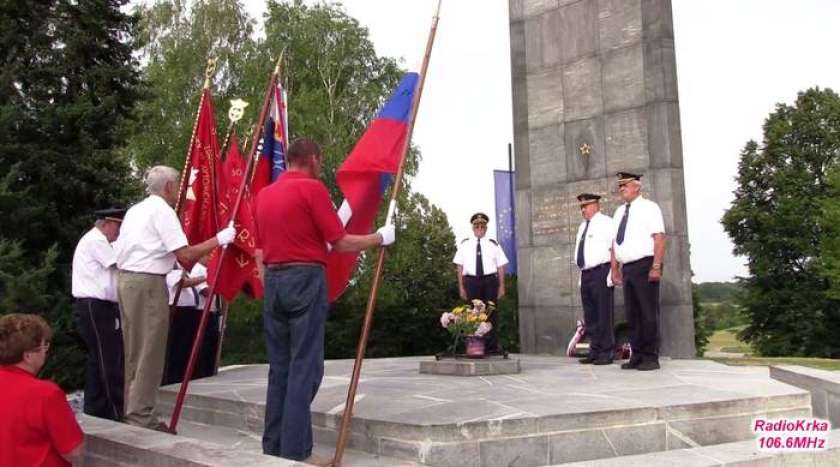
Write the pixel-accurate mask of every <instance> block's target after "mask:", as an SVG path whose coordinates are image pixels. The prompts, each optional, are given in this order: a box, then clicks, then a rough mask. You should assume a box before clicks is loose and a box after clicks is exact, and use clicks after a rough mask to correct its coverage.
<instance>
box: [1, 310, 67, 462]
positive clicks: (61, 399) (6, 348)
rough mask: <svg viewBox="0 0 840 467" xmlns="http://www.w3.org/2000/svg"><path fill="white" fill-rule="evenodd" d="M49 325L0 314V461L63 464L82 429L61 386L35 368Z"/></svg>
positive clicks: (44, 355)
mask: <svg viewBox="0 0 840 467" xmlns="http://www.w3.org/2000/svg"><path fill="white" fill-rule="evenodd" d="M51 336H52V330H50V326H49V325H48V324H47V322H46V321H44V319H43V318H41V317H40V316H36V315H27V314H19V313H12V314H8V315H4V316H2V317H0V465H2V466H6V465H9V466H11V465H26V466H30V465H31V466H43V467H52V466H57V467H58V466H60V467H65V466H67V467H69V466H70V464H71V462H73V460H74V459H75V458H76V457H78V456H79V455H80V454H81V452H82V447H83V441H84V435H83V434H82V430H81V428H79V424H78V423H76V418H75V417H74V416H73V412H72V410H70V405H69V404H67V399H66V398H65V396H64V392H63V391H62V390H61V388H59V387H58V386H57V385H56V384H55V383H53V382H52V381H47V380H41V379H38V378H37V376H36V375H37V374H38V372H39V371H41V368H42V367H43V366H44V362H45V361H46V360H47V351H48V350H49V348H50V337H51Z"/></svg>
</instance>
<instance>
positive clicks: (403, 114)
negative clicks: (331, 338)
mask: <svg viewBox="0 0 840 467" xmlns="http://www.w3.org/2000/svg"><path fill="white" fill-rule="evenodd" d="M417 81H418V75H417V73H406V74H405V76H404V77H403V79H402V81H400V84H399V86H397V89H396V91H394V93H393V94H392V95H391V97H390V98H389V99H388V101H387V102H385V105H384V106H383V107H382V109H381V110H380V111H379V114H378V115H377V116H376V118H375V119H374V120H373V122H371V124H370V126H369V127H368V128H367V130H365V133H364V134H363V135H362V137H361V139H359V141H358V142H357V143H356V146H355V147H354V148H353V150H352V151H351V152H350V155H349V156H347V159H345V160H344V163H342V164H341V167H339V169H338V172H337V173H336V181H337V182H338V186H339V188H341V191H342V193H344V197H345V201H344V203H343V204H342V206H341V209H339V215H341V216H342V220H344V217H345V216H347V215H349V220H348V221H346V223H345V229H346V230H347V233H350V234H368V233H370V232H371V230H372V228H373V222H374V221H375V220H376V213H377V212H378V211H379V205H380V203H381V201H382V193H383V192H384V190H385V188H386V187H387V186H388V183H390V180H391V176H392V175H393V174H395V173H396V172H397V168H398V167H399V163H400V156H401V152H402V148H403V146H404V145H405V139H406V137H407V135H408V118H409V114H410V113H411V105H412V102H413V97H414V92H415V90H416V87H417ZM358 258H359V253H358V252H350V253H342V252H338V251H336V250H332V251H331V252H330V254H329V255H328V256H327V288H328V289H329V290H328V294H329V300H330V301H331V302H332V301H335V300H336V299H338V297H339V296H340V295H341V294H342V293H343V292H344V289H345V288H347V284H349V283H350V278H351V277H352V275H353V271H354V270H355V269H356V263H357V261H358Z"/></svg>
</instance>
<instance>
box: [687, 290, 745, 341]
mask: <svg viewBox="0 0 840 467" xmlns="http://www.w3.org/2000/svg"><path fill="white" fill-rule="evenodd" d="M694 287H695V290H696V292H697V298H698V299H699V302H700V306H701V307H702V310H703V324H704V326H705V327H706V329H710V330H713V331H716V330H720V329H729V328H732V327H736V326H743V325H745V324H747V320H746V317H745V316H744V314H743V313H742V312H741V308H740V307H739V306H738V302H737V297H738V296H739V294H741V293H743V288H742V287H741V286H740V285H739V284H738V283H736V282H703V283H700V284H694Z"/></svg>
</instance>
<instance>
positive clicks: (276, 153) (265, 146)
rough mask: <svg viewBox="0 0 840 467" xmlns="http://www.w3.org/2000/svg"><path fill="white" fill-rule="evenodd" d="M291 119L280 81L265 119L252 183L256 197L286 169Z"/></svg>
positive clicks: (253, 193) (273, 91)
mask: <svg viewBox="0 0 840 467" xmlns="http://www.w3.org/2000/svg"><path fill="white" fill-rule="evenodd" d="M288 134H289V121H288V118H287V114H286V91H284V90H283V86H281V85H280V82H279V81H278V82H277V84H276V85H275V86H274V89H273V90H272V95H271V106H270V107H269V112H268V116H267V117H266V119H265V126H264V127H263V132H262V138H261V139H260V144H261V147H260V148H259V149H260V158H259V160H258V161H257V167H256V169H255V173H254V181H253V184H252V185H251V194H252V195H253V196H254V197H256V195H257V193H259V192H260V190H262V189H263V188H264V187H266V186H268V185H269V184H271V183H273V182H274V181H275V180H277V177H279V176H280V174H281V173H283V172H284V171H285V170H286V148H287V147H288Z"/></svg>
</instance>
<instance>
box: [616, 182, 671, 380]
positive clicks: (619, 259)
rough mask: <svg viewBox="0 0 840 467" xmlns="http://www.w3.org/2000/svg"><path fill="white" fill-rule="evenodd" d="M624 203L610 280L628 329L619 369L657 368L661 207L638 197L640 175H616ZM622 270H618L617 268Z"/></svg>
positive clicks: (662, 247) (618, 213) (662, 253)
mask: <svg viewBox="0 0 840 467" xmlns="http://www.w3.org/2000/svg"><path fill="white" fill-rule="evenodd" d="M617 176H618V191H619V193H620V194H621V198H622V200H623V201H624V204H623V205H621V206H619V208H618V209H616V210H615V215H613V225H614V228H615V239H614V240H613V257H612V261H611V263H612V268H611V269H612V279H613V282H614V283H615V284H616V285H618V284H623V289H624V308H625V313H626V315H627V324H628V325H629V327H630V347H631V349H632V357H631V358H630V361H629V362H627V363H625V364H623V365H621V368H622V369H623V370H631V369H637V370H641V371H647V370H656V369H659V282H660V280H661V279H662V259H663V257H664V256H665V223H664V221H663V219H662V210H660V209H659V206H658V205H657V204H656V203H654V202H653V201H650V200H648V199H645V198H644V197H643V196H642V194H641V190H642V182H641V178H642V176H641V175H638V174H634V173H629V172H619V173H618V174H617ZM619 265H620V267H619Z"/></svg>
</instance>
